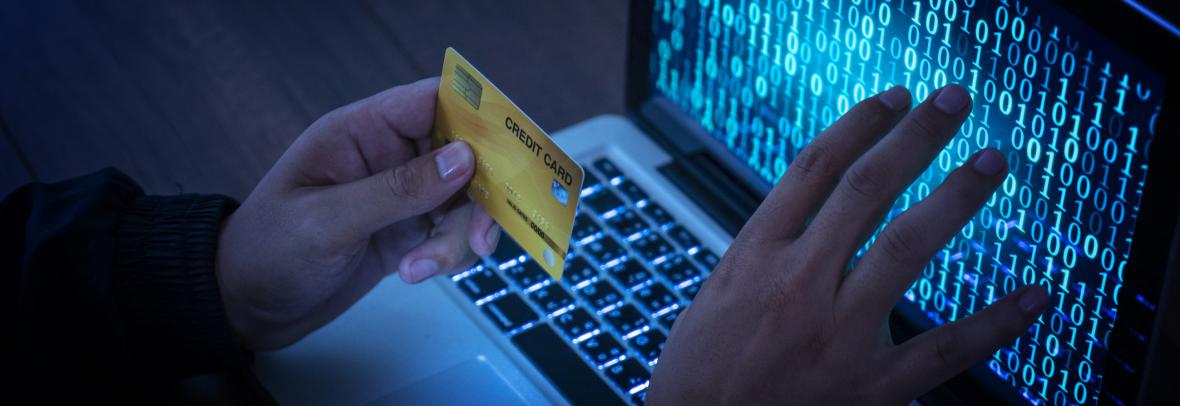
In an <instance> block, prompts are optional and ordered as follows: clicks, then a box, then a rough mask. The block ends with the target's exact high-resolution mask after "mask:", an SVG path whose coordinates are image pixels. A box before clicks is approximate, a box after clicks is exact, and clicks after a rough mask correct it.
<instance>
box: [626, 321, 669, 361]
mask: <svg viewBox="0 0 1180 406" xmlns="http://www.w3.org/2000/svg"><path fill="white" fill-rule="evenodd" d="M665 340H667V338H666V337H664V333H661V332H660V331H659V330H654V329H653V330H647V331H644V332H642V333H639V334H637V335H635V336H634V337H631V339H630V340H627V342H628V343H630V344H631V348H634V349H635V352H638V353H639V355H640V356H642V357H643V358H645V359H647V361H648V362H651V361H655V360H656V358H659V357H660V352H663V351H664V341H665Z"/></svg>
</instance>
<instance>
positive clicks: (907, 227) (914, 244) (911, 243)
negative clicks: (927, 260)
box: [881, 221, 924, 264]
mask: <svg viewBox="0 0 1180 406" xmlns="http://www.w3.org/2000/svg"><path fill="white" fill-rule="evenodd" d="M881 244H882V246H881V249H882V251H884V253H885V255H886V256H887V257H888V258H889V259H891V260H892V261H893V262H895V263H899V264H909V263H911V262H913V261H914V260H915V259H916V258H917V257H918V254H917V252H918V251H919V250H921V247H922V246H923V244H924V241H923V235H922V233H921V232H919V231H918V229H917V227H915V226H914V225H913V224H910V223H908V222H905V221H895V222H893V223H892V224H890V225H889V226H888V227H886V228H885V232H884V233H882V236H881Z"/></svg>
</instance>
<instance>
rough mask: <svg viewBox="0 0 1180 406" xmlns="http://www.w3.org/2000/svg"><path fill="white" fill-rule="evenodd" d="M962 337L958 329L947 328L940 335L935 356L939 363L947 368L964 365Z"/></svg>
mask: <svg viewBox="0 0 1180 406" xmlns="http://www.w3.org/2000/svg"><path fill="white" fill-rule="evenodd" d="M961 345H962V336H961V334H960V332H959V330H958V329H957V328H947V329H945V330H944V331H942V334H939V335H938V339H937V340H935V343H934V354H935V356H936V357H938V362H939V363H941V364H942V365H944V366H946V367H951V368H957V367H958V366H959V365H960V364H962V363H963V361H964V360H963V350H962V348H961Z"/></svg>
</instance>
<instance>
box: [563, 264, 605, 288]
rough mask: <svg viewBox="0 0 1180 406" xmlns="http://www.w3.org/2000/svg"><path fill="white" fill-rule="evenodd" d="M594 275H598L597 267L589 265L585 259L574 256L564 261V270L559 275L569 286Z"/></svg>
mask: <svg viewBox="0 0 1180 406" xmlns="http://www.w3.org/2000/svg"><path fill="white" fill-rule="evenodd" d="M595 276H598V268H595V267H594V265H590V263H589V262H586V260H585V259H582V258H579V257H575V258H574V259H571V260H570V261H569V262H566V263H565V271H564V272H563V273H562V275H561V281H562V282H565V283H566V284H568V285H569V286H576V285H577V284H579V283H582V281H587V280H590V278H593V277H595Z"/></svg>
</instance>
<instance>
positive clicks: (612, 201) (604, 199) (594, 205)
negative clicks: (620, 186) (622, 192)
mask: <svg viewBox="0 0 1180 406" xmlns="http://www.w3.org/2000/svg"><path fill="white" fill-rule="evenodd" d="M582 204H585V205H586V206H587V207H589V208H591V209H593V210H594V212H595V213H598V214H599V215H604V214H606V213H607V212H609V211H611V210H614V209H617V208H619V207H622V206H623V199H620V198H619V197H618V196H615V194H614V193H611V191H610V190H607V189H603V190H600V191H598V193H595V194H592V195H590V196H586V197H583V198H582Z"/></svg>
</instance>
